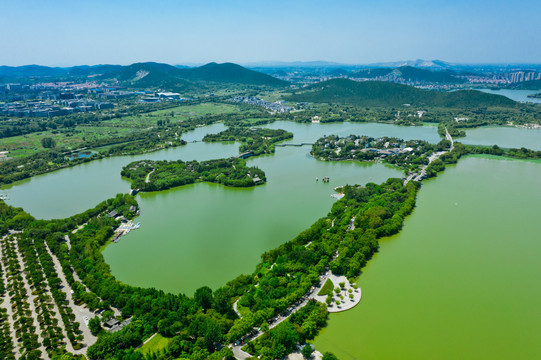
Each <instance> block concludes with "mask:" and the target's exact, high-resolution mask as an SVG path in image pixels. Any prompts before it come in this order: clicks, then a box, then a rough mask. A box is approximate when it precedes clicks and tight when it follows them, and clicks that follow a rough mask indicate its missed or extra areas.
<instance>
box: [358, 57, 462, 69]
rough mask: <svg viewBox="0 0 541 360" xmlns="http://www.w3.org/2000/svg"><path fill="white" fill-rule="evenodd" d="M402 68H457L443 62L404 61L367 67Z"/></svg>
mask: <svg viewBox="0 0 541 360" xmlns="http://www.w3.org/2000/svg"><path fill="white" fill-rule="evenodd" d="M402 66H411V67H415V68H431V69H450V68H453V67H455V66H456V64H451V63H448V62H445V61H442V60H422V59H417V60H403V61H394V62H384V63H374V64H368V65H366V67H385V68H397V67H402Z"/></svg>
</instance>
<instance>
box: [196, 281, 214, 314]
mask: <svg viewBox="0 0 541 360" xmlns="http://www.w3.org/2000/svg"><path fill="white" fill-rule="evenodd" d="M194 300H195V301H196V302H197V303H198V304H199V305H200V306H201V307H202V308H203V309H205V310H206V309H210V308H211V307H212V300H213V298H212V289H211V288H209V287H208V286H203V287H200V288H199V289H197V290H195V294H194Z"/></svg>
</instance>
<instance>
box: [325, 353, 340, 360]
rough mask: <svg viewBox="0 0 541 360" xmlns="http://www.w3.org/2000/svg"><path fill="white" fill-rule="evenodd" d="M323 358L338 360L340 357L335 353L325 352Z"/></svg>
mask: <svg viewBox="0 0 541 360" xmlns="http://www.w3.org/2000/svg"><path fill="white" fill-rule="evenodd" d="M322 360H338V358H337V357H336V355H334V354H333V353H330V352H326V353H325V354H323V358H322Z"/></svg>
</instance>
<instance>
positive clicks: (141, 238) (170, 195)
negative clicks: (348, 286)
mask: <svg viewBox="0 0 541 360" xmlns="http://www.w3.org/2000/svg"><path fill="white" fill-rule="evenodd" d="M268 127H270V128H283V129H286V130H288V131H292V132H293V133H294V136H295V137H294V139H292V140H289V141H288V142H290V143H301V142H309V143H311V142H314V141H315V140H316V139H318V138H319V137H321V136H323V135H330V134H337V135H340V136H346V135H349V134H357V135H369V136H373V137H379V136H396V137H400V138H406V139H424V140H427V141H430V142H437V141H439V137H438V135H437V133H436V128H435V127H434V126H423V127H399V126H393V125H385V124H365V123H334V124H296V123H291V122H276V123H273V124H270V125H268ZM223 129H224V126H223V125H222V124H216V125H212V126H210V127H206V128H201V129H197V130H195V131H194V132H191V133H188V134H185V135H184V139H186V140H188V141H194V140H200V139H201V138H202V137H203V136H204V134H205V133H207V132H209V133H215V132H218V131H221V130H223ZM539 140H541V133H540V132H539V131H538V130H531V129H515V128H482V129H475V130H470V131H468V137H467V138H465V139H462V141H463V142H465V143H481V144H486V145H492V144H498V145H500V146H502V147H520V146H525V147H530V148H534V149H540V148H541V141H539ZM309 150H310V147H309V146H304V147H277V148H276V154H274V155H269V156H263V157H258V158H254V159H250V160H249V161H248V164H249V165H254V166H258V167H260V168H261V169H263V170H264V171H265V172H266V174H267V179H268V182H267V183H266V184H265V185H262V186H258V187H255V188H250V189H235V188H227V187H223V186H220V185H216V184H206V183H201V184H194V185H189V186H185V187H179V188H175V189H171V190H167V191H162V192H156V193H149V194H146V193H144V194H139V195H138V197H137V200H138V202H139V204H140V208H141V216H140V217H139V218H137V219H136V221H138V222H141V228H140V229H138V230H134V231H132V232H131V233H130V234H128V235H127V236H124V237H122V239H121V241H120V242H119V243H117V244H112V245H110V246H108V247H107V248H106V249H105V250H104V253H103V254H104V257H105V260H106V261H107V263H108V264H110V266H111V271H112V273H113V275H115V276H116V277H117V279H119V280H120V281H123V282H125V283H128V284H132V285H139V286H145V287H156V288H159V289H163V290H165V291H170V292H174V293H178V292H184V293H187V294H190V295H191V294H193V291H194V290H195V289H197V288H198V287H200V286H203V285H208V286H211V287H212V288H217V287H219V286H221V285H223V284H224V283H225V282H226V281H228V280H230V279H232V278H234V277H236V276H237V275H239V274H241V273H251V272H252V271H253V269H254V267H255V265H256V264H257V262H258V261H259V256H260V254H261V253H262V252H264V251H266V250H268V249H272V248H274V247H276V246H278V245H279V244H282V243H284V242H285V241H288V240H290V239H292V238H293V237H294V236H296V235H297V234H298V233H299V232H301V231H302V230H304V229H306V228H307V227H308V226H310V225H311V224H312V223H313V222H314V221H315V220H316V219H317V218H319V217H321V216H324V215H325V214H326V213H327V212H328V211H329V210H330V208H331V206H332V203H333V202H334V199H333V198H331V197H330V195H331V194H332V193H333V188H334V187H335V186H339V185H343V184H346V183H349V184H364V183H366V182H376V183H379V182H382V181H385V180H386V179H387V178H388V177H400V176H402V174H401V173H400V172H399V171H397V170H395V169H393V168H390V167H386V166H383V165H381V164H360V163H355V162H333V163H328V162H322V161H318V160H315V159H313V158H311V157H309V156H308V155H307V154H308V151H309ZM236 154H238V144H216V143H214V144H205V143H200V142H197V143H189V144H188V145H186V146H183V147H178V148H174V149H168V150H163V151H158V152H155V153H150V154H145V155H139V156H133V157H117V158H108V159H103V160H99V161H94V162H90V163H88V164H83V165H79V166H76V167H73V168H70V169H64V170H61V171H58V172H53V173H50V174H45V175H42V176H37V177H34V178H32V179H29V180H27V181H22V182H19V183H16V184H13V185H12V186H9V187H7V188H5V189H3V190H2V192H3V193H6V194H7V195H8V196H9V200H8V203H10V204H11V205H15V206H22V207H23V208H24V209H25V210H27V211H29V212H30V213H31V214H32V215H34V216H36V217H38V218H62V217H66V216H70V215H73V214H75V213H78V212H81V211H84V210H86V209H88V208H90V207H93V206H94V205H96V204H97V203H98V202H100V201H102V200H105V199H107V198H109V197H111V196H114V195H115V194H116V193H118V192H127V191H128V190H129V183H128V182H127V181H125V180H123V179H122V178H121V177H120V170H121V168H122V166H124V165H126V164H128V163H129V162H131V161H134V160H139V159H167V160H175V159H182V160H191V159H196V160H206V159H212V158H222V157H229V156H234V155H236ZM323 176H330V178H331V181H330V183H329V184H324V183H322V182H321V181H318V182H316V181H315V178H316V177H319V178H320V179H321V178H322V177H323ZM540 185H541V164H540V163H538V162H528V161H514V160H501V159H492V158H482V157H469V158H466V159H462V160H461V161H460V162H459V164H458V165H457V166H456V167H451V168H448V169H447V170H446V172H445V173H443V174H442V175H440V176H439V177H437V178H436V179H434V180H430V181H426V182H425V183H424V185H423V188H422V189H421V191H420V193H419V197H418V203H417V207H416V209H415V211H414V213H413V214H412V215H411V216H410V217H408V218H407V219H406V222H405V225H404V229H403V231H402V232H401V233H400V234H398V235H397V236H395V237H392V238H389V239H384V240H382V241H381V249H380V253H378V254H377V255H376V256H375V257H374V259H372V260H371V261H370V262H369V265H368V266H367V267H366V269H365V271H364V273H363V275H362V276H361V277H360V279H359V284H360V286H361V287H362V289H363V300H362V301H361V303H360V304H359V305H358V306H357V307H356V308H355V309H353V310H351V311H348V312H345V313H342V314H333V315H331V317H330V321H329V326H328V328H327V329H325V330H324V331H323V333H322V334H321V335H320V336H319V337H318V338H317V339H316V341H315V344H316V347H317V348H318V349H319V350H322V351H327V350H329V351H332V352H335V353H336V354H337V355H338V356H339V358H340V359H341V360H347V359H360V358H363V359H364V358H368V359H434V358H436V359H440V358H443V359H456V358H486V359H489V358H490V359H493V358H540V357H541V349H540V348H541V347H540V346H539V345H538V341H537V338H538V335H539V334H541V312H540V310H539V304H540V303H541V287H540V286H539V283H540V280H541V279H540V278H541V274H540V273H541V270H540V269H541V267H539V266H538V259H539V257H540V255H541V245H540V243H541V241H538V239H539V233H541V231H540V230H541V222H540V221H539V214H540V213H541V212H540V210H541V208H540V204H541V192H540V191H539V188H540Z"/></svg>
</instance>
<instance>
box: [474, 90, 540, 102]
mask: <svg viewBox="0 0 541 360" xmlns="http://www.w3.org/2000/svg"><path fill="white" fill-rule="evenodd" d="M475 90H479V91H482V92H486V93H489V94H495V95H503V96H506V97H508V98H509V99H511V100H515V101H520V102H532V103H541V99H536V98H529V97H528V95H530V94H537V93H538V92H540V91H541V89H539V90H509V89H501V90H492V89H475Z"/></svg>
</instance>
